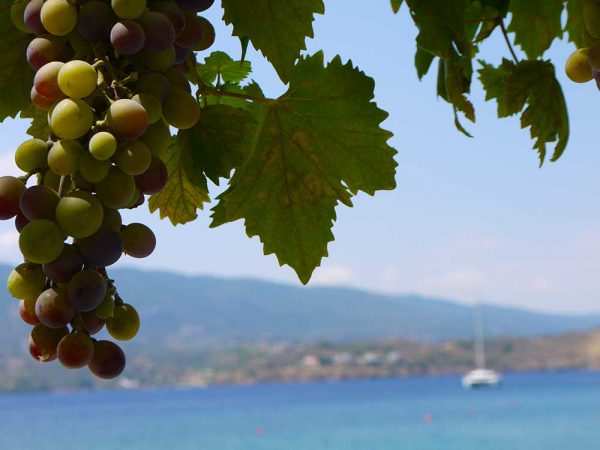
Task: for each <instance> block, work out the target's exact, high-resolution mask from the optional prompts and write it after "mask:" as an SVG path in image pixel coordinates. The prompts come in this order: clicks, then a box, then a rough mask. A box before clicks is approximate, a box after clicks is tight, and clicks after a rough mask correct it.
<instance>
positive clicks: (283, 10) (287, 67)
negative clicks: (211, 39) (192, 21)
mask: <svg viewBox="0 0 600 450" xmlns="http://www.w3.org/2000/svg"><path fill="white" fill-rule="evenodd" d="M223 9H224V10H225V13H224V15H223V20H224V21H225V23H227V24H228V25H233V33H234V34H235V35H236V36H238V37H240V38H243V37H248V38H249V39H250V41H251V42H252V44H253V45H254V47H255V48H256V49H257V50H260V51H261V52H262V53H263V55H265V57H266V58H267V59H268V60H269V61H270V62H271V64H273V66H274V67H275V70H276V71H277V73H278V74H279V77H280V78H281V80H282V81H283V82H285V83H287V82H288V81H289V80H290V76H291V74H292V72H293V70H294V64H295V63H296V61H297V60H298V58H299V57H300V52H301V51H302V50H305V49H306V38H307V37H310V38H312V37H313V28H312V22H313V20H314V16H315V14H323V13H324V12H325V6H324V5H323V0H287V1H286V2H285V5H282V4H281V0H223Z"/></svg>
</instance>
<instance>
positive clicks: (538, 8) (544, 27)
mask: <svg viewBox="0 0 600 450" xmlns="http://www.w3.org/2000/svg"><path fill="white" fill-rule="evenodd" d="M563 1H564V0H511V2H510V12H511V13H512V18H511V21H510V25H509V26H508V31H511V32H513V33H515V43H516V44H518V45H519V46H520V47H521V49H522V50H523V51H524V52H525V54H526V55H527V57H528V58H529V59H536V58H539V57H540V56H542V55H543V54H544V52H545V51H546V50H548V49H549V48H550V45H551V44H552V41H554V39H556V38H560V37H562V32H563V29H562V24H561V15H562V10H563Z"/></svg>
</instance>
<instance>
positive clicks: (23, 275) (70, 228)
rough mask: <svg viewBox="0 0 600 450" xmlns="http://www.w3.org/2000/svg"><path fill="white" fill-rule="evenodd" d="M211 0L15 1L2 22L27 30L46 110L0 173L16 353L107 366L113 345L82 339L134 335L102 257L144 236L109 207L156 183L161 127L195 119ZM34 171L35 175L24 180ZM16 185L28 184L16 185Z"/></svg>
mask: <svg viewBox="0 0 600 450" xmlns="http://www.w3.org/2000/svg"><path fill="white" fill-rule="evenodd" d="M213 2H214V0H156V1H153V0H148V1H146V0H111V1H104V0H83V1H81V0H30V1H22V0H16V1H15V2H14V4H13V5H12V7H11V11H10V12H11V18H12V21H13V23H14V25H15V26H16V27H17V28H18V29H19V30H21V31H22V32H24V33H28V34H31V35H32V39H31V41H30V44H29V46H28V48H27V61H28V63H29V64H30V65H31V67H32V68H33V70H34V71H35V77H34V85H33V87H32V89H31V101H32V103H33V104H34V105H35V106H36V107H37V108H39V109H41V110H44V111H47V115H48V126H49V129H50V132H49V136H48V139H47V141H44V140H41V139H30V140H28V141H26V142H23V143H22V144H21V145H20V146H19V147H18V149H17V150H16V152H15V162H16V164H17V166H18V167H19V169H20V170H22V171H23V172H24V173H25V174H24V175H23V176H21V177H18V178H16V177H11V176H3V177H0V219H1V220H9V219H13V218H14V220H15V227H16V228H17V230H18V231H19V233H20V235H19V247H20V250H21V252H22V254H23V258H24V262H23V263H22V264H20V265H19V266H17V267H16V268H15V269H14V270H13V271H12V272H11V274H10V275H9V278H8V290H9V292H10V294H11V295H12V296H13V297H15V298H16V299H19V300H20V304H19V312H20V315H21V317H22V319H23V320H24V321H25V322H26V323H28V324H30V325H32V326H33V329H32V330H31V333H30V335H29V339H28V343H29V352H30V353H31V355H32V356H33V357H34V358H35V359H36V360H38V361H41V362H48V361H52V360H54V359H58V360H59V361H60V362H61V364H62V365H63V366H64V367H66V368H69V369H74V368H82V367H85V366H87V367H89V369H90V370H91V372H92V373H93V374H95V375H96V376H98V377H100V378H105V379H110V378H114V377H117V376H118V375H120V374H121V373H122V371H123V370H124V368H125V354H124V352H123V351H122V349H121V348H120V347H119V346H118V345H117V344H115V343H113V342H112V341H108V340H96V339H94V338H93V337H92V336H94V335H95V334H97V333H98V332H100V330H102V329H103V328H104V327H105V326H106V329H107V331H108V333H109V334H110V336H112V338H114V339H116V340H119V341H128V340H130V339H132V338H133V337H135V335H136V334H137V332H138V330H139V327H140V318H139V316H138V313H137V312H136V310H135V308H134V307H133V306H131V305H129V304H127V303H125V302H124V301H123V299H122V298H121V297H120V296H119V293H118V291H117V289H116V287H115V283H114V280H112V279H110V277H109V275H108V273H107V271H106V268H107V267H109V266H111V265H113V264H114V263H116V262H117V260H119V258H120V257H121V255H123V254H126V255H129V256H131V257H134V258H144V257H147V256H149V255H150V254H151V253H152V252H153V251H154V248H155V246H156V238H155V236H154V233H153V232H152V231H151V230H150V228H148V227H147V226H145V225H143V224H141V223H130V224H128V225H124V224H123V222H122V217H121V214H120V212H119V210H120V209H132V208H137V207H138V206H140V205H142V204H143V203H144V201H145V196H146V195H152V194H155V193H158V192H159V191H161V189H162V188H163V187H164V186H165V184H166V182H167V176H168V174H167V168H166V166H165V163H164V162H163V160H162V159H161V156H162V155H163V154H164V152H165V151H166V150H167V148H168V147H169V145H170V142H171V133H170V127H174V128H178V129H188V128H191V127H193V126H194V125H195V124H196V122H197V121H198V119H199V116H200V105H199V103H198V101H197V99H196V98H195V97H194V96H193V95H192V90H191V86H190V83H189V82H188V79H187V78H186V75H187V73H188V72H189V71H190V70H192V69H193V68H194V65H195V52H196V51H202V50H206V49H208V48H209V47H210V46H211V45H212V44H213V42H214V39H215V33H214V28H213V27H212V25H211V24H210V22H209V21H208V20H206V19H205V18H203V17H201V16H199V15H198V13H200V12H202V11H205V10H206V9H208V8H209V7H210V6H211V5H212V3H213ZM31 180H35V183H29V181H31ZM28 183H29V185H28Z"/></svg>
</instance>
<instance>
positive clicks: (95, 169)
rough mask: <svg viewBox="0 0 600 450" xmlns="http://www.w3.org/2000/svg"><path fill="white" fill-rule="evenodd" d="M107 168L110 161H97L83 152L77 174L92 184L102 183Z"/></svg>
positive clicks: (106, 173)
mask: <svg viewBox="0 0 600 450" xmlns="http://www.w3.org/2000/svg"><path fill="white" fill-rule="evenodd" d="M109 168H110V161H98V160H97V159H96V158H94V157H93V156H92V155H91V154H90V153H89V152H85V153H84V154H83V156H82V158H81V160H80V161H79V174H80V175H81V176H82V177H83V179H84V180H85V181H87V182H89V183H92V184H95V183H98V182H100V181H102V180H103V179H104V177H105V176H106V175H108V169H109Z"/></svg>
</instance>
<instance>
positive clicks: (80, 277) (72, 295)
mask: <svg viewBox="0 0 600 450" xmlns="http://www.w3.org/2000/svg"><path fill="white" fill-rule="evenodd" d="M67 289H68V297H69V303H70V304H71V305H72V306H73V307H74V308H75V309H77V310H78V311H83V312H86V311H92V310H94V309H96V308H97V307H98V306H100V304H101V303H102V300H104V296H105V295H106V281H105V280H104V277H103V276H102V275H100V274H99V273H98V272H96V271H95V270H90V269H84V270H82V271H81V272H79V273H77V274H75V275H74V276H73V278H71V281H69V284H68V287H67Z"/></svg>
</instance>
